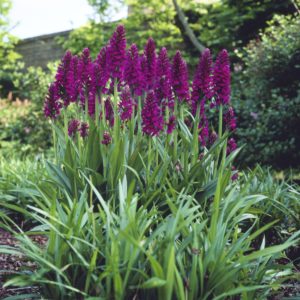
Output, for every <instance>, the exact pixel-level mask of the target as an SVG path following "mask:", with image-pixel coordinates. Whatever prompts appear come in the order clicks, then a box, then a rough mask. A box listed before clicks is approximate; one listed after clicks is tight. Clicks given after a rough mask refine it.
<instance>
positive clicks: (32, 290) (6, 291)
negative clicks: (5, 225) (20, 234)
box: [0, 229, 47, 300]
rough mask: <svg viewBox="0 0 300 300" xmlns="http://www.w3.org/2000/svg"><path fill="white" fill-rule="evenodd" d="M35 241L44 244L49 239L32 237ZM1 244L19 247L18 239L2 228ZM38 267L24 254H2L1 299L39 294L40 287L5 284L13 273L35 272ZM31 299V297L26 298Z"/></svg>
mask: <svg viewBox="0 0 300 300" xmlns="http://www.w3.org/2000/svg"><path fill="white" fill-rule="evenodd" d="M32 239H33V241H35V242H36V243H38V244H39V245H41V246H43V245H45V243H46V242H47V239H46V238H45V237H43V236H34V237H32ZM0 245H5V246H10V247H14V248H16V249H18V241H17V240H16V239H15V238H14V237H13V236H12V235H11V234H10V233H9V232H6V231H4V230H3V229H0ZM36 268H37V266H36V264H35V263H34V262H31V261H29V260H27V259H26V258H25V257H24V256H23V255H10V254H0V299H5V298H6V297H9V296H16V295H20V294H23V295H24V294H36V295H38V294H39V289H38V287H34V286H29V287H22V288H20V287H13V286H10V287H7V288H4V287H3V284H4V283H5V282H6V281H7V280H9V279H10V278H11V276H12V275H15V274H22V272H33V271H35V270H36ZM25 299H30V298H24V300H25Z"/></svg>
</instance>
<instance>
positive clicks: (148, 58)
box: [143, 38, 157, 90]
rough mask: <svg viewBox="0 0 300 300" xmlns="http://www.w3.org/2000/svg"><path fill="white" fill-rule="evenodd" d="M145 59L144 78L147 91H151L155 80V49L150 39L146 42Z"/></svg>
mask: <svg viewBox="0 0 300 300" xmlns="http://www.w3.org/2000/svg"><path fill="white" fill-rule="evenodd" d="M144 55H145V59H144V61H143V67H144V70H143V71H144V72H145V74H144V76H145V80H146V85H147V89H148V90H150V89H153V88H154V87H155V80H156V67H157V64H156V48H155V42H154V40H153V39H152V38H149V39H148V42H147V44H146V46H145V50H144Z"/></svg>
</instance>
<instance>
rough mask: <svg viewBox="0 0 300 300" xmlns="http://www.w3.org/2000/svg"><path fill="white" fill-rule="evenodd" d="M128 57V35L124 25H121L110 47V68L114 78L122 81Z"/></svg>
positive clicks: (111, 40)
mask: <svg viewBox="0 0 300 300" xmlns="http://www.w3.org/2000/svg"><path fill="white" fill-rule="evenodd" d="M125 57H126V33H125V28H124V26H123V25H119V26H118V27H117V29H116V31H115V32H114V33H113V35H112V37H111V39H110V41H109V46H108V59H109V61H108V66H109V70H110V73H111V76H112V77H113V78H116V79H118V80H121V79H122V74H123V71H124V62H125Z"/></svg>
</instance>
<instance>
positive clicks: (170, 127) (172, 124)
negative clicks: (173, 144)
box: [167, 115, 176, 134]
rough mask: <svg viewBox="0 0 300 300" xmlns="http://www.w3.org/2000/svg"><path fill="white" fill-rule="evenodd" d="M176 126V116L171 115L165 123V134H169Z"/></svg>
mask: <svg viewBox="0 0 300 300" xmlns="http://www.w3.org/2000/svg"><path fill="white" fill-rule="evenodd" d="M175 127H176V117H175V116H174V115H172V116H171V117H170V118H169V121H168V123H167V134H171V133H172V132H173V130H174V129H175Z"/></svg>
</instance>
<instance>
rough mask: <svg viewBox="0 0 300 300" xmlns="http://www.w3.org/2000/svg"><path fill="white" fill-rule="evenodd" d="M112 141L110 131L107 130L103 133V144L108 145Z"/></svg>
mask: <svg viewBox="0 0 300 300" xmlns="http://www.w3.org/2000/svg"><path fill="white" fill-rule="evenodd" d="M111 141H112V138H111V135H110V133H109V132H108V131H105V132H104V133H103V140H102V141H101V144H103V145H106V146H107V145H109V144H110V143H111Z"/></svg>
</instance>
